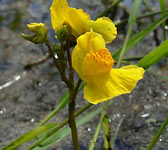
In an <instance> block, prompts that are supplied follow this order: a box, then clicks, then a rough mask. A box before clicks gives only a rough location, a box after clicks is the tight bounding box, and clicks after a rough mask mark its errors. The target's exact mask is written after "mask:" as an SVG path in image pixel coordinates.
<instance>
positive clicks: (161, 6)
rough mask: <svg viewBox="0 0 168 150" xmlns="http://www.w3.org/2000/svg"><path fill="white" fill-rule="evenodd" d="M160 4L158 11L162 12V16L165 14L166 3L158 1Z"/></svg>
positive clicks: (161, 0)
mask: <svg viewBox="0 0 168 150" xmlns="http://www.w3.org/2000/svg"><path fill="white" fill-rule="evenodd" d="M159 3H160V9H161V12H162V15H164V14H165V13H166V3H165V0H159Z"/></svg>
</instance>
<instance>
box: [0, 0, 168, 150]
mask: <svg viewBox="0 0 168 150" xmlns="http://www.w3.org/2000/svg"><path fill="white" fill-rule="evenodd" d="M51 2H52V1H51V0H50V1H45V0H36V1H32V0H29V1H22V0H1V1H0V148H1V147H2V146H5V145H6V144H8V143H9V142H11V141H12V140H13V139H15V138H16V137H18V136H19V135H22V134H23V133H25V132H26V131H28V130H29V129H32V128H33V127H35V126H36V125H37V124H38V123H39V122H40V121H41V120H42V119H43V118H44V117H45V116H46V115H47V114H48V113H49V112H51V111H52V110H53V109H54V108H55V107H56V106H57V103H58V100H59V98H60V97H61V95H62V94H63V93H64V91H65V90H66V87H65V85H64V83H63V82H61V80H60V77H59V74H58V72H57V70H56V69H55V67H54V66H53V63H52V61H51V60H48V61H47V62H45V63H43V64H41V65H39V66H36V67H34V68H32V69H31V70H25V69H23V68H24V66H25V65H26V64H29V63H33V62H36V61H38V60H40V59H42V58H43V57H45V54H46V53H47V49H46V47H45V46H44V45H34V44H32V43H30V42H28V41H25V40H23V39H22V38H21V37H20V35H19V34H20V33H28V30H27V29H26V24H27V23H30V22H44V23H45V24H46V26H47V27H48V28H49V35H50V41H54V40H55V39H54V38H52V37H53V35H54V32H53V30H52V28H51V24H50V14H49V7H50V5H51ZM150 2H151V3H152V4H153V6H155V5H156V2H155V1H154V0H153V1H150ZM124 3H125V4H126V6H127V7H128V8H130V6H131V3H130V1H129V0H125V1H124ZM70 4H71V6H74V7H77V8H83V9H84V10H85V11H87V12H88V13H89V14H90V15H91V17H92V18H94V17H95V16H97V14H98V13H100V12H101V11H102V10H104V9H105V8H106V7H107V5H108V4H107V1H104V0H102V1H101V0H91V1H87V0H80V1H79V0H73V1H71V2H70ZM156 8H158V6H157V5H156ZM119 11H121V10H119ZM118 13H119V14H122V12H118ZM117 18H119V17H117ZM114 21H115V20H114ZM136 28H137V27H136ZM136 28H135V32H136ZM122 33H124V32H121V33H120V34H118V37H117V39H116V40H115V41H114V42H113V43H112V44H111V45H109V48H110V50H111V51H115V50H116V49H117V48H118V47H119V46H120V45H121V44H122V43H123V40H124V34H122ZM160 37H161V35H160ZM149 39H151V40H149ZM154 47H155V42H154V41H153V34H152V33H151V34H150V35H149V36H148V37H147V38H146V39H145V40H144V41H143V42H142V43H141V44H138V45H137V46H136V47H135V48H134V49H135V51H136V53H135V51H132V52H130V53H129V54H127V56H135V55H138V56H143V55H144V54H146V53H148V52H149V51H151V50H152V49H153V48H154ZM160 66H161V65H160ZM163 66H164V65H163ZM154 69H157V70H159V71H160V72H162V73H163V74H165V75H168V74H167V72H166V71H165V69H164V67H162V68H161V69H160V68H159V67H158V65H157V66H155V68H154ZM85 103H87V102H86V101H85V100H82V92H81V93H80V94H79V96H78V100H77V108H80V107H81V106H82V105H84V104H85ZM95 107H97V106H95ZM108 111H109V117H110V119H111V128H112V136H113V135H114V132H115V129H116V128H117V126H118V124H119V122H120V120H123V121H122V123H121V127H120V130H119V133H118V136H117V140H116V142H115V150H139V149H140V147H141V146H143V147H146V145H147V144H148V143H149V142H150V141H151V139H152V137H153V135H154V134H155V133H156V131H157V129H158V128H159V126H160V125H161V123H162V122H163V121H164V119H165V117H166V115H167V112H168V83H167V82H165V81H163V80H160V79H158V78H156V77H154V76H152V75H150V74H148V73H146V74H145V78H144V79H143V80H142V81H140V82H139V83H138V86H137V87H136V89H135V90H134V91H133V92H132V93H131V94H130V95H124V96H120V97H118V98H115V100H114V104H113V105H112V106H111V107H110V108H109V110H108ZM66 117H67V113H66V111H65V110H62V111H61V112H60V113H59V114H58V115H57V116H56V117H55V118H54V119H53V120H52V121H57V122H61V121H63V120H64V119H65V118H66ZM97 121H98V117H96V118H95V119H93V120H92V121H90V122H89V123H87V124H85V125H84V126H82V127H80V128H79V129H78V130H79V140H80V147H81V150H86V149H88V146H89V143H90V140H91V139H92V136H93V133H94V130H95V127H96V122H97ZM167 133H168V129H166V130H165V131H164V133H163V135H162V136H161V138H160V141H159V142H158V143H157V145H156V147H155V148H154V149H155V150H167V147H168V134H167ZM102 145H103V134H102V133H101V134H100V136H99V139H98V142H97V145H96V148H95V149H96V150H101V149H103V146H102ZM26 146H27V145H25V146H24V147H26ZM22 148H23V147H22ZM22 148H21V149H22ZM67 149H68V150H70V149H72V142H71V137H70V136H68V137H67V138H66V139H65V140H63V141H60V142H59V143H58V144H57V145H56V146H54V147H53V148H52V150H67Z"/></svg>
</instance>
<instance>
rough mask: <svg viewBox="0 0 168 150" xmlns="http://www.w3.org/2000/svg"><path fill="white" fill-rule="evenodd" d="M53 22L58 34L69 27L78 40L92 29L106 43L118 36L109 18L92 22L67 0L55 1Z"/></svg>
mask: <svg viewBox="0 0 168 150" xmlns="http://www.w3.org/2000/svg"><path fill="white" fill-rule="evenodd" d="M50 9H51V22H52V26H53V29H54V30H55V32H57V31H58V30H59V29H60V28H61V27H62V26H63V25H69V26H70V27H71V30H72V35H73V36H74V37H75V38H77V37H79V36H80V35H82V34H84V33H85V32H88V31H90V29H92V30H93V31H94V32H96V33H99V34H101V35H102V36H103V38H104V40H105V41H106V43H110V42H111V41H112V40H113V39H114V38H115V37H116V35H117V29H116V27H115V25H114V23H113V21H112V20H110V19H109V18H108V17H102V18H98V19H97V20H96V21H94V20H91V18H90V16H89V15H88V14H87V13H85V12H84V11H83V10H82V9H76V8H72V7H69V6H68V3H67V1H66V0H54V1H53V3H52V5H51V8H50Z"/></svg>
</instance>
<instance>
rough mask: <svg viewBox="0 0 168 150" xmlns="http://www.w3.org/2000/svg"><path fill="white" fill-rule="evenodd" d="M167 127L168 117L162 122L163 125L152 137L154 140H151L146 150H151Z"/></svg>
mask: <svg viewBox="0 0 168 150" xmlns="http://www.w3.org/2000/svg"><path fill="white" fill-rule="evenodd" d="M167 125H168V116H167V118H166V120H165V121H164V122H163V124H162V125H161V127H160V128H159V130H158V132H157V133H156V135H155V136H154V138H153V139H152V142H151V143H150V144H149V146H148V147H147V150H151V149H152V148H153V146H154V145H155V143H156V142H157V141H158V139H159V137H160V135H161V134H162V133H163V131H164V129H165V128H166V126H167Z"/></svg>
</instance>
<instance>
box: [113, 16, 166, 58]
mask: <svg viewBox="0 0 168 150" xmlns="http://www.w3.org/2000/svg"><path fill="white" fill-rule="evenodd" d="M166 19H168V13H166V14H165V15H163V16H161V17H160V18H159V19H157V20H156V21H155V22H153V23H152V24H151V25H149V26H148V27H146V28H145V29H144V30H142V31H141V32H139V33H137V34H135V35H134V36H133V37H132V38H131V39H130V40H129V41H128V43H127V47H126V50H125V53H126V52H128V51H129V50H130V49H131V48H132V47H133V46H135V45H136V44H137V43H139V42H140V41H141V40H143V39H144V38H145V36H147V35H148V34H149V33H150V32H151V31H153V30H155V29H156V28H157V27H158V26H159V25H160V24H162V23H163V22H164V21H165V20H166ZM121 49H122V47H121V48H119V49H118V50H117V51H116V52H115V53H114V54H113V58H114V59H115V60H117V59H118V57H119V54H120V52H121Z"/></svg>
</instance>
